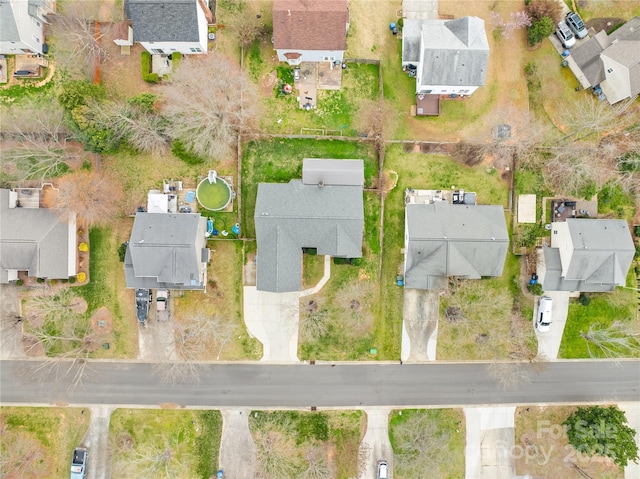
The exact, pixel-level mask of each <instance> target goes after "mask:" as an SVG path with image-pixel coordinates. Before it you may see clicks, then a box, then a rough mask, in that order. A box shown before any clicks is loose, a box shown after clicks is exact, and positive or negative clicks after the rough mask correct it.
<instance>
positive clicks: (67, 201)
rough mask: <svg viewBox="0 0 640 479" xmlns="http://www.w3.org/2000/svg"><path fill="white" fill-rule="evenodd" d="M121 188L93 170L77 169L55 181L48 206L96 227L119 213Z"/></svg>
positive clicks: (118, 184)
mask: <svg viewBox="0 0 640 479" xmlns="http://www.w3.org/2000/svg"><path fill="white" fill-rule="evenodd" d="M122 196H123V192H122V185H121V184H120V183H116V182H114V181H112V180H111V178H109V177H108V176H106V175H105V174H102V173H97V172H94V171H86V170H80V171H76V172H75V173H72V174H70V175H66V176H64V177H62V178H61V179H60V180H59V181H58V192H57V195H52V197H51V198H52V199H51V202H52V204H50V205H48V206H50V207H56V208H60V209H61V210H62V211H72V212H74V213H76V215H77V216H78V218H79V219H80V220H82V221H83V222H85V223H86V224H87V225H100V224H104V223H106V222H108V221H109V219H111V218H113V217H114V216H116V215H117V214H118V212H119V211H120V200H121V198H122Z"/></svg>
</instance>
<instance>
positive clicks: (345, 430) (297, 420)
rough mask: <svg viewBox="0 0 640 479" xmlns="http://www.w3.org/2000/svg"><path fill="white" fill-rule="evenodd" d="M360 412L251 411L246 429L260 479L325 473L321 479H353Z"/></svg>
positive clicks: (362, 421) (361, 419)
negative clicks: (261, 476)
mask: <svg viewBox="0 0 640 479" xmlns="http://www.w3.org/2000/svg"><path fill="white" fill-rule="evenodd" d="M365 421H366V419H365V415H364V414H363V413H362V411H323V412H298V411H271V412H269V411H254V412H252V413H251V416H250V417H249V428H250V430H251V433H252V435H253V439H254V441H255V443H256V448H257V468H258V472H259V473H262V474H264V477H277V478H278V479H290V478H291V479H293V478H298V477H319V476H312V475H311V472H312V469H311V468H312V467H313V465H315V467H316V469H315V470H316V471H318V470H321V471H325V472H326V474H324V475H322V477H335V478H337V479H348V478H351V477H356V476H357V473H358V470H357V461H358V448H359V446H360V439H361V438H362V435H363V432H364V428H365Z"/></svg>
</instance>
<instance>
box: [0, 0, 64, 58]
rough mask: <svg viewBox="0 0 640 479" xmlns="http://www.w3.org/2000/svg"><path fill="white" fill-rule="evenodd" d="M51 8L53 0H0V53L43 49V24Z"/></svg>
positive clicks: (36, 51) (30, 52)
mask: <svg viewBox="0 0 640 479" xmlns="http://www.w3.org/2000/svg"><path fill="white" fill-rule="evenodd" d="M55 11H56V2H55V0H0V54H2V55H23V54H42V53H46V49H47V47H45V45H46V42H45V32H44V28H45V25H46V24H47V23H48V21H47V15H48V14H53V13H55Z"/></svg>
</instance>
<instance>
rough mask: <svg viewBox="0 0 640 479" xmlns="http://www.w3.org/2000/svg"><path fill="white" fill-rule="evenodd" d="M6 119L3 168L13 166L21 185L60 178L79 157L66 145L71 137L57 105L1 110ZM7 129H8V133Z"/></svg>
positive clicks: (25, 104) (49, 104) (61, 111)
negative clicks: (28, 181)
mask: <svg viewBox="0 0 640 479" xmlns="http://www.w3.org/2000/svg"><path fill="white" fill-rule="evenodd" d="M0 116H2V117H3V119H4V121H3V130H2V132H1V137H2V139H3V140H4V141H5V142H6V143H5V146H4V147H2V148H1V149H0V154H1V157H2V162H3V164H5V165H6V164H7V163H12V164H13V165H14V166H15V168H14V169H15V175H16V178H15V179H17V180H18V181H24V180H44V179H47V178H50V177H53V176H56V175H58V174H60V172H61V171H63V170H64V169H65V168H66V167H67V164H66V162H67V161H69V160H72V159H74V158H76V157H77V154H76V153H75V152H74V151H72V149H71V148H69V145H68V144H67V141H68V140H70V139H72V138H73V137H72V135H71V133H70V132H69V130H68V129H67V128H66V126H65V123H64V109H63V108H62V106H61V105H60V104H59V103H58V102H56V101H53V102H50V103H48V104H47V105H46V107H45V106H44V105H42V104H40V103H37V102H34V101H30V102H25V103H23V104H22V105H20V106H15V107H12V108H7V107H4V108H2V109H0ZM5 125H6V126H8V128H7V129H4V128H5Z"/></svg>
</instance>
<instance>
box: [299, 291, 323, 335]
mask: <svg viewBox="0 0 640 479" xmlns="http://www.w3.org/2000/svg"><path fill="white" fill-rule="evenodd" d="M301 302H302V303H303V304H302V308H301V309H302V314H301V315H300V322H299V332H300V333H299V334H300V339H301V340H302V341H305V342H311V341H316V340H318V339H320V338H321V337H322V336H324V335H325V334H326V333H327V331H328V330H329V311H328V310H327V309H326V308H324V307H322V306H321V305H320V304H319V303H318V302H316V301H315V300H310V301H306V300H302V301H301ZM304 303H306V304H304Z"/></svg>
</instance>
